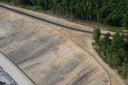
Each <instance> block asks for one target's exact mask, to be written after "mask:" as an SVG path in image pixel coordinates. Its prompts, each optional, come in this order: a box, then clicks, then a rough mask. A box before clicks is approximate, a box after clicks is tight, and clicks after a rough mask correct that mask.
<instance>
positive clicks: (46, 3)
mask: <svg viewBox="0 0 128 85" xmlns="http://www.w3.org/2000/svg"><path fill="white" fill-rule="evenodd" d="M2 1H6V2H8V3H13V4H15V5H24V6H30V7H35V8H34V9H35V10H39V9H41V10H45V11H51V12H52V13H55V14H59V15H61V16H67V17H70V18H72V19H79V20H84V21H86V22H97V23H100V24H103V25H107V26H112V27H123V28H125V29H128V0H2Z"/></svg>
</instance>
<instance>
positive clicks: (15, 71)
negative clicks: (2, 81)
mask: <svg viewBox="0 0 128 85" xmlns="http://www.w3.org/2000/svg"><path fill="white" fill-rule="evenodd" d="M0 66H2V68H3V70H4V71H5V72H7V73H8V74H9V75H10V76H11V77H12V78H13V79H14V80H15V81H16V83H17V84H18V85H35V84H34V83H33V82H32V81H31V80H30V79H29V78H28V77H27V76H26V75H25V74H24V73H23V72H22V71H21V70H20V69H19V68H18V67H17V66H16V65H15V64H14V63H13V62H12V61H10V60H9V59H8V58H7V57H6V56H5V55H4V54H3V53H1V52H0ZM12 82H13V81H12ZM14 85H15V84H14Z"/></svg>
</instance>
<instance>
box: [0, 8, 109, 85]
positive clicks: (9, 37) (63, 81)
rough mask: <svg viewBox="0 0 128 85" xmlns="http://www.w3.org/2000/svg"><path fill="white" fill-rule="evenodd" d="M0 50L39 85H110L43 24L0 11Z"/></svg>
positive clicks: (105, 76) (73, 46) (91, 62)
mask: <svg viewBox="0 0 128 85" xmlns="http://www.w3.org/2000/svg"><path fill="white" fill-rule="evenodd" d="M0 51H2V52H4V53H5V54H6V55H7V56H8V57H9V58H10V59H11V60H13V61H14V62H15V63H16V64H17V65H18V66H19V67H20V68H21V69H22V70H23V71H24V72H25V73H26V74H27V75H28V76H29V77H30V78H31V79H32V80H33V81H34V82H35V83H36V84H38V85H109V82H110V81H109V76H108V74H107V73H106V72H105V71H104V70H103V68H102V67H101V66H100V65H99V64H98V63H97V62H96V61H95V60H94V58H93V57H92V56H91V55H90V54H89V53H88V52H86V51H85V50H83V49H82V48H80V47H79V46H78V45H76V44H75V43H74V42H73V41H72V40H70V39H69V38H67V37H65V36H64V35H63V34H61V33H59V32H57V31H56V30H55V29H54V28H52V27H51V26H48V25H47V24H46V23H43V22H38V21H35V20H32V19H29V18H27V17H24V16H21V15H18V14H15V13H12V12H9V11H6V10H4V9H2V8H0Z"/></svg>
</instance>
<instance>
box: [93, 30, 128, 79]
mask: <svg viewBox="0 0 128 85" xmlns="http://www.w3.org/2000/svg"><path fill="white" fill-rule="evenodd" d="M100 36H101V33H100V29H95V30H94V32H93V40H94V43H93V45H94V48H95V49H96V51H97V52H98V53H99V55H100V56H101V57H102V58H103V60H104V61H105V62H106V63H107V64H109V66H111V67H112V68H113V69H116V70H117V71H118V73H119V74H120V75H121V76H122V77H123V78H125V79H126V78H128V35H121V34H119V33H118V32H116V33H115V34H114V35H113V38H112V39H110V33H107V34H105V35H104V37H101V38H100Z"/></svg>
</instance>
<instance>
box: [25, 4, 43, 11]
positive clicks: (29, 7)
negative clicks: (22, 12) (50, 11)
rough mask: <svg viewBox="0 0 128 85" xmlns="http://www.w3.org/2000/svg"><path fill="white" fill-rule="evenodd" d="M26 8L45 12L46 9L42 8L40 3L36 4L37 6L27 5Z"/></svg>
mask: <svg viewBox="0 0 128 85" xmlns="http://www.w3.org/2000/svg"><path fill="white" fill-rule="evenodd" d="M24 8H25V9H28V10H33V11H37V12H44V10H42V8H41V7H40V6H38V5H36V6H25V7H24Z"/></svg>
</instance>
